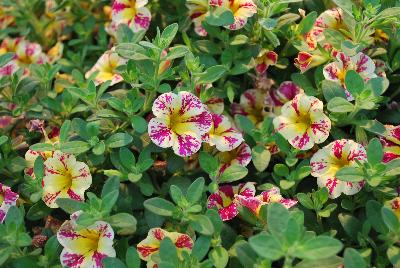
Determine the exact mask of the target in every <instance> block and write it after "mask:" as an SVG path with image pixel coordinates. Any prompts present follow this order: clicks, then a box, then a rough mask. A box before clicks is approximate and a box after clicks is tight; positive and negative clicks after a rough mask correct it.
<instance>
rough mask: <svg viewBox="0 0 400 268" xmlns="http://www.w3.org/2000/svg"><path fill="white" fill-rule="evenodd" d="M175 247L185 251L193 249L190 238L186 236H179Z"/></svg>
mask: <svg viewBox="0 0 400 268" xmlns="http://www.w3.org/2000/svg"><path fill="white" fill-rule="evenodd" d="M175 246H176V247H177V248H178V249H182V248H186V249H192V248H193V240H192V239H191V238H190V236H188V235H186V234H180V235H179V236H178V238H177V239H176V242H175Z"/></svg>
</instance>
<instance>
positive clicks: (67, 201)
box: [56, 198, 88, 214]
mask: <svg viewBox="0 0 400 268" xmlns="http://www.w3.org/2000/svg"><path fill="white" fill-rule="evenodd" d="M56 203H57V205H59V206H60V208H62V209H63V210H64V211H65V212H67V213H68V214H72V213H74V212H76V211H78V210H85V208H87V207H88V205H87V204H85V203H83V202H81V201H77V200H74V199H71V198H58V199H57V200H56Z"/></svg>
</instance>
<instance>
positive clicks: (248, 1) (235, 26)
mask: <svg viewBox="0 0 400 268" xmlns="http://www.w3.org/2000/svg"><path fill="white" fill-rule="evenodd" d="M209 4H210V6H215V7H225V8H228V9H230V10H231V11H232V13H233V18H234V20H235V22H234V23H232V24H231V25H227V26H225V28H227V29H230V30H239V29H241V28H243V27H244V26H245V25H246V23H247V20H248V18H250V17H252V16H253V15H254V14H256V13H257V6H256V4H254V2H253V1H252V0H209Z"/></svg>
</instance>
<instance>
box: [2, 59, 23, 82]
mask: <svg viewBox="0 0 400 268" xmlns="http://www.w3.org/2000/svg"><path fill="white" fill-rule="evenodd" d="M18 69H19V67H18V64H17V62H16V61H15V60H10V61H9V62H8V63H6V64H5V65H3V66H2V67H0V78H3V77H5V76H11V75H12V74H13V73H15V72H16V71H17V70H18Z"/></svg>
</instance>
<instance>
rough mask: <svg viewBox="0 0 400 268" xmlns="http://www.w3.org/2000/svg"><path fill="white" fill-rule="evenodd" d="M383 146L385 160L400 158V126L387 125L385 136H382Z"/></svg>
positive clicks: (385, 161)
mask: <svg viewBox="0 0 400 268" xmlns="http://www.w3.org/2000/svg"><path fill="white" fill-rule="evenodd" d="M380 141H381V144H382V146H383V160H382V161H383V162H384V163H387V162H390V161H392V160H393V159H396V158H400V126H396V127H395V126H390V125H388V126H386V132H385V135H384V137H381V138H380Z"/></svg>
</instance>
